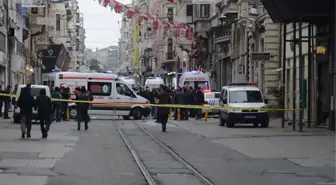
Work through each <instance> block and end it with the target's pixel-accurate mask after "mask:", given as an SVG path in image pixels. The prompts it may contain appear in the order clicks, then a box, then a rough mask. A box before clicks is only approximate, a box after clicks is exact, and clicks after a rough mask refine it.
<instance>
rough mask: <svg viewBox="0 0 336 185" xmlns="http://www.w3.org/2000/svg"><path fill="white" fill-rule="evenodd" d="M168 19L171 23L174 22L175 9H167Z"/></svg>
mask: <svg viewBox="0 0 336 185" xmlns="http://www.w3.org/2000/svg"><path fill="white" fill-rule="evenodd" d="M167 17H168V20H169V21H173V17H174V9H173V8H167Z"/></svg>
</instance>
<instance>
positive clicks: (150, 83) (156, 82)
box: [145, 77, 164, 90]
mask: <svg viewBox="0 0 336 185" xmlns="http://www.w3.org/2000/svg"><path fill="white" fill-rule="evenodd" d="M161 85H164V82H163V79H162V78H161V77H149V78H148V79H147V80H146V81H145V88H147V87H149V90H152V89H157V88H160V86H161Z"/></svg>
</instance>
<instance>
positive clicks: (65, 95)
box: [60, 87, 70, 121]
mask: <svg viewBox="0 0 336 185" xmlns="http://www.w3.org/2000/svg"><path fill="white" fill-rule="evenodd" d="M61 95H62V99H63V100H69V99H70V88H69V87H67V88H63V90H62V91H61ZM60 103H61V106H62V107H61V109H62V119H63V120H64V121H69V120H67V110H68V102H60Z"/></svg>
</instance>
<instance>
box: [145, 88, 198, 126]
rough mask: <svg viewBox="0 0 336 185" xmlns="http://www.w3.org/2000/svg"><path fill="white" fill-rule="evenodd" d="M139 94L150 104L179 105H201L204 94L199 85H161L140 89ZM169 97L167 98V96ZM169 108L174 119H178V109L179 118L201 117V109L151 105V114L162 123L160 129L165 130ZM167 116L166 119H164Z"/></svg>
mask: <svg viewBox="0 0 336 185" xmlns="http://www.w3.org/2000/svg"><path fill="white" fill-rule="evenodd" d="M139 95H140V96H142V97H144V98H146V99H147V100H148V101H149V102H150V103H151V104H180V105H203V104H204V94H203V92H202V91H201V89H200V88H199V87H196V88H195V89H193V88H192V87H189V88H186V87H183V88H180V87H179V88H177V89H176V90H174V89H168V87H167V86H163V85H162V86H161V87H160V88H157V89H152V90H150V89H149V87H146V89H145V90H140V91H139ZM167 97H169V98H167ZM170 110H173V111H174V119H175V120H177V119H178V111H180V119H181V120H188V119H189V117H194V118H196V119H202V109H188V108H180V109H177V108H172V109H171V108H169V107H167V108H166V107H152V116H153V118H154V119H156V122H157V123H161V124H162V131H164V132H165V131H166V124H167V120H168V115H169V112H170ZM166 118H167V119H166Z"/></svg>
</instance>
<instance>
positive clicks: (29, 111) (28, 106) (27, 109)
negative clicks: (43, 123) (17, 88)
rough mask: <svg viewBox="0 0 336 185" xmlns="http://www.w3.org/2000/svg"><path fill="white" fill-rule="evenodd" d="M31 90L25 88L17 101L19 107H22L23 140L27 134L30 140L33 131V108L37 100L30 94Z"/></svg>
mask: <svg viewBox="0 0 336 185" xmlns="http://www.w3.org/2000/svg"><path fill="white" fill-rule="evenodd" d="M30 91H31V89H30V88H29V87H25V88H23V89H22V90H21V93H20V97H19V99H18V101H17V106H18V107H20V116H21V138H22V139H23V138H25V135H26V133H27V138H30V137H31V135H30V131H31V126H32V125H31V119H32V115H33V108H34V106H35V99H34V97H33V96H32V95H31V93H30Z"/></svg>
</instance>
